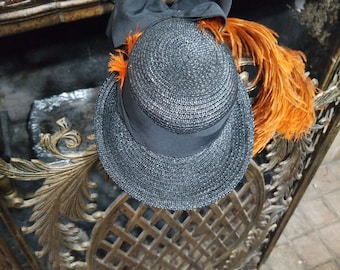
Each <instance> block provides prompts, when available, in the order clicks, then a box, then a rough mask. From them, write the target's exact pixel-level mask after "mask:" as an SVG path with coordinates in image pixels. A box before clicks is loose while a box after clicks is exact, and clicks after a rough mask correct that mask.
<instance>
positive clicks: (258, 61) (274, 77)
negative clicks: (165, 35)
mask: <svg viewBox="0 0 340 270" xmlns="http://www.w3.org/2000/svg"><path fill="white" fill-rule="evenodd" d="M198 27H200V28H202V27H203V28H205V29H207V30H209V31H211V33H212V34H214V36H215V38H216V40H217V41H218V42H220V41H221V38H222V39H223V41H224V42H225V43H227V44H228V45H229V47H230V49H231V52H232V55H233V57H234V58H235V62H236V66H237V69H238V71H239V72H240V71H241V68H242V66H241V62H242V59H244V58H249V57H250V58H252V60H253V63H254V65H255V66H256V67H257V70H258V71H257V74H256V76H255V78H254V80H253V81H252V83H251V85H250V86H249V87H254V86H255V85H256V86H258V87H259V93H258V95H257V97H256V100H255V103H254V105H253V113H254V121H255V138H254V149H253V155H255V154H256V153H258V152H260V151H261V150H263V148H264V147H265V146H266V145H267V143H268V142H269V141H270V140H271V139H272V138H274V137H275V136H276V135H277V134H278V135H280V136H283V137H284V138H285V139H287V140H291V139H299V138H300V137H301V136H302V135H303V134H304V133H306V132H307V131H308V130H309V129H310V128H311V126H312V124H313V123H314V121H315V112H314V107H313V101H314V96H315V93H316V88H315V86H314V84H313V82H312V80H311V79H310V78H309V77H307V76H305V64H304V62H305V61H306V57H305V55H304V54H303V53H302V52H300V51H296V50H291V49H289V48H285V47H282V46H280V45H278V41H277V34H276V33H275V32H274V31H273V30H271V29H269V28H267V27H265V26H264V25H262V24H259V23H256V22H251V21H247V20H242V19H237V18H228V19H227V26H226V28H224V29H223V28H221V27H222V26H221V23H220V20H215V21H214V20H213V19H208V20H202V21H200V22H199V24H198ZM221 29H223V30H221Z"/></svg>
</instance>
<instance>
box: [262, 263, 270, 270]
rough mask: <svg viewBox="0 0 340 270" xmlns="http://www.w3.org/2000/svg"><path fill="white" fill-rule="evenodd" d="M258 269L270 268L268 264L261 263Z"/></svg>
mask: <svg viewBox="0 0 340 270" xmlns="http://www.w3.org/2000/svg"><path fill="white" fill-rule="evenodd" d="M259 270H272V268H271V267H270V266H269V265H268V264H262V265H261V267H260V268H259Z"/></svg>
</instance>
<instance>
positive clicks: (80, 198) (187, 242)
mask: <svg viewBox="0 0 340 270" xmlns="http://www.w3.org/2000/svg"><path fill="white" fill-rule="evenodd" d="M339 99H340V91H339V72H338V73H336V74H335V75H334V79H333V82H332V83H331V84H330V86H329V87H328V89H327V90H326V91H323V92H320V93H319V94H318V95H317V97H316V99H315V108H316V110H317V121H316V123H315V125H314V127H313V129H312V130H311V132H309V133H308V134H306V135H305V136H304V137H303V138H302V139H301V140H299V141H286V140H283V139H281V138H276V139H275V140H273V141H272V142H270V143H269V144H268V145H267V147H266V149H265V151H264V152H263V153H261V154H260V155H258V156H257V157H255V160H254V161H252V163H251V166H250V167H249V169H248V171H247V183H246V185H244V186H243V187H242V188H241V189H240V190H238V191H237V192H233V193H232V194H231V195H230V196H229V197H228V198H225V199H224V200H221V201H219V202H218V203H216V204H214V205H212V206H210V207H209V208H207V209H205V210H204V211H203V212H200V211H199V210H197V211H188V212H184V211H175V212H171V211H165V210H160V209H155V208H149V207H147V206H145V205H142V204H140V203H138V202H136V201H133V199H132V198H130V197H129V196H128V195H127V194H125V193H124V192H122V191H119V189H117V187H115V186H114V184H112V185H111V187H112V191H113V190H114V189H115V190H116V191H117V193H119V195H118V196H116V197H113V198H111V201H110V203H108V205H107V206H106V208H105V209H102V210H103V211H102V212H101V211H96V204H95V200H99V199H101V196H104V195H103V194H101V193H99V192H98V187H97V186H96V184H95V183H94V182H93V181H91V180H90V175H91V172H92V171H93V170H95V171H96V170H98V168H97V166H96V165H97V163H98V156H97V152H96V147H95V144H94V143H92V144H90V146H89V147H88V148H86V149H85V150H79V151H77V149H78V147H79V146H80V144H81V142H82V137H81V135H80V134H79V132H77V131H75V130H72V128H71V124H70V123H69V122H68V121H67V120H66V119H65V118H63V119H60V120H58V121H57V125H58V126H59V131H58V132H56V133H54V134H45V135H43V136H42V138H41V146H42V147H43V148H44V149H45V150H46V151H48V152H50V153H52V154H53V155H54V157H55V158H56V159H57V161H56V162H51V163H46V162H43V161H41V160H30V161H28V160H24V159H20V158H12V159H11V161H10V162H9V163H7V162H5V161H4V160H0V177H2V179H4V178H7V179H10V181H13V182H14V181H28V182H35V181H38V180H42V179H43V180H44V182H43V183H42V185H41V186H40V187H39V188H38V189H37V190H36V191H35V192H34V194H33V195H32V196H30V197H24V198H22V199H20V198H16V199H18V200H19V201H17V202H19V203H17V204H12V205H10V206H12V207H13V206H15V207H20V208H27V207H30V208H32V209H33V213H32V215H31V218H30V222H32V225H31V226H29V227H24V228H22V229H23V231H24V232H25V233H28V234H31V233H34V234H35V235H36V237H37V238H38V242H39V244H40V245H41V246H42V249H41V250H40V251H37V252H36V255H37V256H38V257H42V256H45V255H48V257H49V262H50V264H51V266H52V267H53V268H54V269H123V267H124V266H125V267H130V268H131V269H133V267H136V269H147V268H145V267H147V266H148V265H153V266H154V267H156V266H157V267H160V268H161V269H174V266H175V265H177V266H178V265H179V266H180V265H187V266H188V267H189V268H190V267H194V268H195V267H196V268H195V269H197V267H202V265H204V263H205V267H206V268H205V269H256V268H257V265H258V262H259V261H260V258H261V254H262V249H263V247H264V246H265V245H266V244H267V243H268V242H269V241H270V238H271V233H273V232H275V230H276V229H277V224H278V222H279V221H280V219H281V218H282V216H283V215H284V214H285V212H286V211H287V209H288V208H289V206H290V204H291V202H292V199H293V197H294V196H295V195H296V194H295V192H296V186H297V184H298V183H299V182H300V181H301V179H302V175H303V173H304V171H305V170H306V169H307V168H308V167H309V166H310V162H311V156H312V153H313V152H314V151H315V148H316V146H317V145H318V144H319V143H320V142H319V140H320V136H321V135H322V134H323V133H325V132H326V131H327V129H328V126H329V123H330V122H331V120H332V119H333V118H334V111H335V107H336V106H339ZM89 138H90V139H93V135H91V136H89ZM61 145H65V146H66V149H67V150H65V147H63V148H62V149H63V150H60V149H61V147H60V146H61ZM101 181H104V182H105V181H106V180H105V179H102V180H101ZM110 182H111V181H110ZM249 200H250V201H251V202H252V203H249ZM251 207H254V209H252V208H251ZM237 220H243V221H242V222H241V223H237ZM219 222H220V223H219ZM88 224H93V225H91V226H88ZM235 224H241V225H239V226H241V227H238V226H235ZM228 226H229V227H228ZM216 252H217V253H216ZM213 255H214V260H213V259H211V258H210V257H209V256H213ZM172 256H173V257H172ZM204 256H205V257H204ZM192 258H196V259H201V260H202V265H200V266H197V265H196V266H194V265H195V260H192ZM204 258H209V260H205V259H204ZM204 260H205V261H204ZM177 266H176V267H177ZM130 268H129V269H130Z"/></svg>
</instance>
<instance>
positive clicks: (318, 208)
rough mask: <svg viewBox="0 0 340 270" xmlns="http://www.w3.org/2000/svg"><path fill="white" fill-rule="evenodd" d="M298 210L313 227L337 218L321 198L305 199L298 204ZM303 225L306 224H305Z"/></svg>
mask: <svg viewBox="0 0 340 270" xmlns="http://www.w3.org/2000/svg"><path fill="white" fill-rule="evenodd" d="M300 210H301V211H302V212H303V213H304V215H305V216H306V217H307V218H308V220H310V221H311V223H312V225H313V226H315V227H320V226H325V225H328V224H330V223H332V222H334V221H336V218H337V217H336V215H335V213H334V212H333V211H332V210H331V209H330V208H329V207H328V206H327V205H326V204H325V203H324V201H323V200H322V199H321V198H317V199H313V200H309V201H305V202H304V203H303V204H301V205H300ZM303 225H305V226H308V225H307V224H303Z"/></svg>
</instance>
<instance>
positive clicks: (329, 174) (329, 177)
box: [313, 162, 340, 193]
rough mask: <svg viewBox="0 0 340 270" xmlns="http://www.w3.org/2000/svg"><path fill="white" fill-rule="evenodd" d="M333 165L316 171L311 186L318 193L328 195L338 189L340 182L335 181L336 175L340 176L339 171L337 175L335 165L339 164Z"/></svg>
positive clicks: (321, 167) (324, 166)
mask: <svg viewBox="0 0 340 270" xmlns="http://www.w3.org/2000/svg"><path fill="white" fill-rule="evenodd" d="M333 163H334V164H333ZM333 163H331V165H330V164H327V165H323V166H320V167H319V169H318V170H317V172H316V174H315V176H314V178H313V185H314V187H315V188H316V190H317V191H318V192H321V193H328V192H332V191H334V190H336V189H339V188H340V181H337V178H336V176H337V175H340V169H339V174H337V171H338V169H337V168H335V167H336V166H335V165H337V164H340V163H337V162H333Z"/></svg>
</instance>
